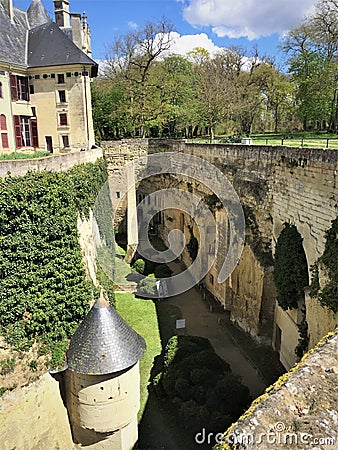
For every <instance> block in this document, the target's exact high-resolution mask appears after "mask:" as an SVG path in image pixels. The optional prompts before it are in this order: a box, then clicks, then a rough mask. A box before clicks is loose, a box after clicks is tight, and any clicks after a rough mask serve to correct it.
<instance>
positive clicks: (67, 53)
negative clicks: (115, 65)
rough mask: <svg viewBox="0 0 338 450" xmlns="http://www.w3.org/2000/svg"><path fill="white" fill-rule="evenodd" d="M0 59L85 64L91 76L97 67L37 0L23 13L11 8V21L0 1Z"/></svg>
mask: <svg viewBox="0 0 338 450" xmlns="http://www.w3.org/2000/svg"><path fill="white" fill-rule="evenodd" d="M68 34H69V33H68ZM0 61H4V62H7V63H9V64H17V65H20V66H23V67H47V66H56V65H65V64H66V65H67V64H87V65H88V64H89V65H91V66H92V70H91V76H92V77H94V76H96V75H97V70H98V65H97V63H96V62H95V61H93V60H92V59H91V58H89V57H88V56H87V55H86V54H85V53H84V52H82V51H81V50H80V49H79V48H78V47H77V46H76V45H75V44H74V43H73V41H72V40H71V39H69V37H68V36H67V35H66V34H65V33H63V31H62V30H61V29H60V28H59V27H58V26H57V25H56V24H55V23H54V22H52V21H51V19H50V17H49V16H48V14H47V12H46V10H45V8H44V6H43V5H42V3H41V0H32V3H31V5H30V6H29V8H28V11H27V12H25V11H21V10H20V9H18V8H15V7H14V8H13V21H12V22H11V21H10V18H9V17H8V15H7V14H6V12H5V9H4V7H3V5H2V3H1V2H0Z"/></svg>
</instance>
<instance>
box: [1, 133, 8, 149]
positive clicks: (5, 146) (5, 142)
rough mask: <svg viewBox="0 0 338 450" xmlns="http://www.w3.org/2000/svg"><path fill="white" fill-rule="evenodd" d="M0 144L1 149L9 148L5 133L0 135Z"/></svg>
mask: <svg viewBox="0 0 338 450" xmlns="http://www.w3.org/2000/svg"><path fill="white" fill-rule="evenodd" d="M1 144H2V148H9V145H8V134H7V133H1Z"/></svg>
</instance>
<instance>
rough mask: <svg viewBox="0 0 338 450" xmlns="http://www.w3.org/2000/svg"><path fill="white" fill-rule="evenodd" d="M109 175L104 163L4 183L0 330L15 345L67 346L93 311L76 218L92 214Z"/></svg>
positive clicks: (0, 185) (0, 234) (0, 195)
mask: <svg viewBox="0 0 338 450" xmlns="http://www.w3.org/2000/svg"><path fill="white" fill-rule="evenodd" d="M106 178H107V171H106V165H105V162H104V161H103V160H99V161H98V162H97V163H95V164H85V165H79V166H75V167H73V168H72V169H70V170H69V171H67V172H60V173H56V172H28V173H27V174H26V175H25V176H23V177H11V176H8V177H6V178H5V179H1V180H0V247H1V253H0V332H1V333H2V334H3V335H4V336H6V339H7V340H8V342H10V343H12V344H14V345H15V347H16V348H20V349H27V347H28V348H29V346H30V345H31V344H32V342H33V340H34V339H38V340H42V341H49V342H50V341H52V342H55V341H63V340H64V339H65V338H67V337H70V336H71V335H72V334H73V332H74V331H75V329H76V327H77V326H78V324H79V322H80V321H81V320H82V319H83V318H84V316H85V314H86V312H87V311H88V308H89V302H90V300H91V298H92V284H91V283H90V282H88V281H87V280H86V273H85V268H84V264H83V261H82V254H81V248H80V244H79V241H78V231H77V219H78V215H79V214H80V215H81V216H82V217H88V215H89V209H90V207H92V206H93V204H94V202H95V199H96V196H97V194H98V192H99V190H100V187H101V185H102V184H103V183H104V182H105V180H106ZM23 347H24V348H23Z"/></svg>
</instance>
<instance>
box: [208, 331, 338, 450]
mask: <svg viewBox="0 0 338 450" xmlns="http://www.w3.org/2000/svg"><path fill="white" fill-rule="evenodd" d="M337 354H338V333H337V332H336V333H335V334H332V335H330V336H328V337H326V338H325V339H323V341H322V342H321V343H320V344H318V346H317V347H316V348H315V349H314V350H313V351H311V352H310V353H309V354H308V355H306V357H304V358H303V360H302V361H301V362H300V363H299V364H298V365H297V366H296V367H295V368H294V369H292V370H291V371H290V372H289V373H287V374H285V375H283V376H282V377H281V378H280V379H279V380H278V381H277V382H276V383H275V384H274V385H273V386H272V387H270V388H269V389H268V390H267V392H266V393H265V394H263V395H262V396H261V397H259V398H258V399H257V400H255V401H254V403H253V404H252V405H251V407H250V408H249V410H248V411H246V412H245V413H244V415H243V416H242V417H241V418H240V419H239V420H238V421H237V422H236V423H235V424H233V425H232V426H231V427H230V428H229V429H228V430H227V431H226V433H225V435H224V436H223V437H222V436H219V437H218V438H219V439H217V440H218V444H219V445H216V446H215V447H214V448H215V450H216V449H217V450H234V449H242V450H246V449H247V450H249V449H250V450H270V449H272V448H273V449H274V450H279V449H291V448H292V449H293V450H315V449H318V450H319V449H323V450H330V449H332V450H333V449H335V448H337V443H338V433H337V430H338V428H337V424H338V417H337V393H336V389H337V383H338V364H337Z"/></svg>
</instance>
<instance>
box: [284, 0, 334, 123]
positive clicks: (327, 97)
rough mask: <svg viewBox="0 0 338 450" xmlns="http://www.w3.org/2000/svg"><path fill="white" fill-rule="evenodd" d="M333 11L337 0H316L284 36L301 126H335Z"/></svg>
mask: <svg viewBox="0 0 338 450" xmlns="http://www.w3.org/2000/svg"><path fill="white" fill-rule="evenodd" d="M337 10H338V4H337V0H320V1H319V2H318V3H317V5H316V8H315V11H314V13H313V14H312V15H310V16H309V17H307V18H306V19H305V20H304V22H303V23H302V24H301V25H300V26H298V27H296V28H294V29H292V30H291V31H290V32H289V33H288V34H287V35H286V37H285V39H284V45H283V49H284V51H285V52H286V54H287V55H288V56H289V64H290V69H289V71H290V73H291V74H292V76H293V79H294V80H295V82H296V84H297V85H298V95H297V99H298V102H299V113H300V117H301V119H302V120H303V123H304V128H305V129H307V128H309V127H310V126H311V127H316V128H317V129H319V130H320V129H322V128H326V127H328V128H329V129H330V130H332V131H337V129H338V128H337V127H338V96H337V77H338V64H337V56H338V14H337Z"/></svg>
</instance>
